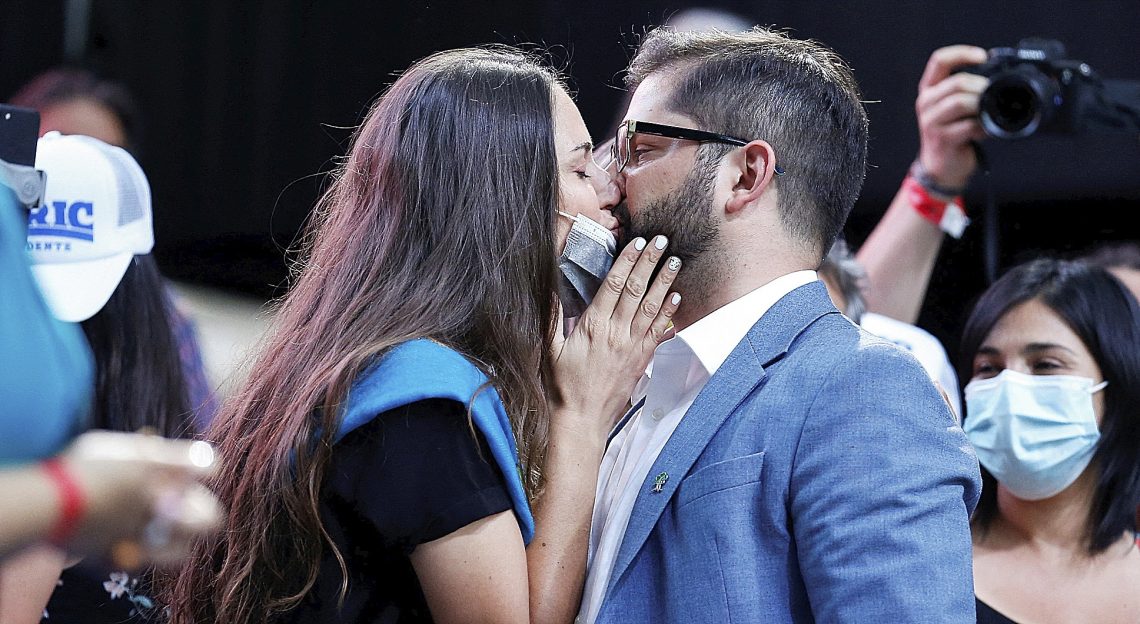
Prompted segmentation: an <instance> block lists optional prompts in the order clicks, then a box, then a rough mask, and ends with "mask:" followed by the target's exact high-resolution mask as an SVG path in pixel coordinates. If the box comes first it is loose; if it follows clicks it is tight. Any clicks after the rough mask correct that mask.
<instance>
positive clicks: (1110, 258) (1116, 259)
mask: <svg viewBox="0 0 1140 624" xmlns="http://www.w3.org/2000/svg"><path fill="white" fill-rule="evenodd" d="M1084 261H1085V262H1088V263H1089V264H1091V265H1093V266H1098V267H1101V268H1105V269H1112V268H1117V267H1119V268H1124V269H1134V270H1136V271H1140V243H1138V242H1136V241H1120V242H1115V243H1106V244H1104V245H1100V246H1098V247H1097V248H1096V249H1094V250H1093V251H1092V252H1091V253H1089V255H1087V256H1085V257H1084Z"/></svg>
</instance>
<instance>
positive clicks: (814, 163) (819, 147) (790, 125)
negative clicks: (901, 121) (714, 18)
mask: <svg viewBox="0 0 1140 624" xmlns="http://www.w3.org/2000/svg"><path fill="white" fill-rule="evenodd" d="M663 69H670V70H676V71H677V72H678V75H677V80H676V82H675V84H674V89H673V93H672V94H671V97H670V100H669V106H670V108H671V109H672V110H673V111H674V112H677V113H680V114H683V115H687V116H689V117H691V118H692V119H693V120H694V121H696V122H697V123H698V124H699V125H700V126H701V128H700V129H702V130H710V131H713V132H719V133H723V134H728V135H732V136H735V137H737V138H740V139H745V140H754V139H763V140H765V141H768V142H769V143H770V144H771V145H772V147H773V149H774V150H775V152H776V161H777V163H779V165H780V166H781V167H783V168H784V170H785V171H786V175H783V176H781V177H780V178H778V180H777V181H776V188H778V189H779V192H780V197H781V199H780V215H781V219H782V221H783V223H784V226H785V227H786V228H787V229H788V231H789V232H791V233H792V234H793V235H794V236H796V237H798V238H800V239H802V240H804V241H805V242H807V243H810V244H812V245H814V246H815V248H816V249H817V250H818V253H819V257H820V258H821V259H822V258H823V256H824V254H825V253H826V252H827V250H828V249H830V248H831V245H832V243H833V242H834V241H835V239H836V237H837V236H838V235H839V233H840V231H841V230H842V229H843V225H844V223H846V221H847V215H848V214H849V213H850V212H851V208H852V207H853V206H854V205H855V200H856V198H858V196H859V191H860V189H861V188H862V186H863V178H864V176H865V174H866V162H867V113H866V111H865V110H864V109H863V104H862V102H861V101H860V95H859V88H858V85H857V84H856V83H855V77H854V75H853V74H852V72H851V68H850V67H848V66H847V64H846V63H845V62H844V61H843V59H841V58H839V56H838V55H837V54H835V53H834V52H832V51H831V50H830V49H828V48H826V47H824V46H823V45H821V44H819V43H817V42H814V41H810V40H798V39H792V38H791V37H789V36H787V35H786V34H784V33H781V32H777V31H773V30H769V29H766V28H761V27H757V28H753V29H752V30H748V31H743V32H734V33H730V32H723V31H701V32H675V31H672V30H670V29H667V28H659V29H656V30H653V31H651V32H649V33H648V34H647V35H646V36H645V38H644V40H643V41H642V43H641V46H640V48H639V49H638V52H637V54H636V56H635V57H634V59H633V62H632V63H631V64H630V68H629V74H628V75H627V77H626V84H627V86H628V87H629V88H630V89H636V88H637V86H638V85H639V84H641V82H642V81H643V80H645V78H646V77H648V76H649V75H650V74H652V73H654V72H657V71H660V70H663ZM702 149H705V150H722V152H726V151H727V149H730V148H726V147H725V146H721V145H706V146H704V147H703V148H702Z"/></svg>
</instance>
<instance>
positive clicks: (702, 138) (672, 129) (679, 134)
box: [610, 120, 784, 175]
mask: <svg viewBox="0 0 1140 624" xmlns="http://www.w3.org/2000/svg"><path fill="white" fill-rule="evenodd" d="M638 134H652V135H654V136H660V137H665V138H667V139H683V140H686V141H696V142H698V143H724V144H726V145H736V146H741V145H748V141H745V140H743V139H738V138H736V137H731V136H728V135H727V134H718V133H716V132H708V131H706V130H694V129H693V128H681V127H679V126H667V125H665V124H657V123H650V122H648V121H636V120H627V121H623V122H622V124H621V125H620V126H618V129H617V136H615V137H614V143H613V145H612V146H611V147H610V156H611V157H612V158H613V161H614V162H615V163H617V169H616V170H615V173H620V172H621V170H622V169H625V166H626V165H627V164H629V156H630V154H631V153H632V151H633V150H632V149H631V148H630V144H631V143H632V142H633V138H634V135H638ZM776 175H784V168H783V167H781V166H780V165H776Z"/></svg>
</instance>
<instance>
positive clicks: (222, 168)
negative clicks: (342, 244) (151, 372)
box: [0, 0, 1140, 351]
mask: <svg viewBox="0 0 1140 624" xmlns="http://www.w3.org/2000/svg"><path fill="white" fill-rule="evenodd" d="M687 6H689V4H688V3H684V2H677V1H672V0H670V1H669V2H661V1H655V2H649V1H644V0H639V1H628V2H623V3H620V4H618V3H602V2H597V3H583V2H565V1H558V0H531V1H527V0H516V1H510V2H507V1H499V2H483V1H480V0H469V1H467V2H459V1H436V0H420V1H418V2H391V1H388V2H367V1H358V2H347V1H332V0H326V1H324V2H319V3H318V2H315V1H312V0H310V1H303V0H248V1H242V2H232V1H230V0H203V1H201V2H193V3H183V2H149V1H143V0H132V1H125V0H124V1H121V2H109V1H99V2H93V3H92V13H91V23H90V32H89V37H88V44H87V52H86V55H85V58H84V59H83V62H84V63H85V64H87V65H89V66H92V67H94V68H96V69H98V70H100V71H102V72H104V73H106V74H108V75H109V76H111V77H114V78H118V79H120V80H122V81H124V82H125V83H126V84H127V86H128V87H129V88H130V89H131V90H132V91H133V92H134V93H135V95H136V96H137V98H138V100H139V103H140V105H141V108H142V109H143V113H144V114H143V121H144V123H145V127H144V136H143V138H142V142H141V148H140V150H139V157H140V160H141V161H142V164H143V166H144V168H145V169H146V170H147V172H148V174H149V176H150V179H151V184H152V186H153V188H154V196H155V206H156V208H155V210H156V235H157V241H158V242H157V246H156V252H155V253H156V255H157V257H158V259H159V262H160V265H161V266H162V268H163V270H164V271H165V272H166V273H167V274H168V275H170V276H172V277H176V278H180V279H184V280H192V281H198V282H203V283H208V284H212V285H216V286H220V287H224V288H230V289H235V290H240V291H243V292H247V293H251V294H254V295H257V296H272V295H276V294H281V292H282V288H281V286H282V285H283V284H284V281H285V278H286V264H285V261H284V253H283V250H284V248H286V247H288V246H289V245H290V244H291V242H292V241H293V239H294V237H295V235H296V232H297V230H298V228H299V227H300V226H301V224H302V222H303V220H304V219H305V216H306V215H307V213H308V210H309V207H310V206H311V204H312V202H313V200H314V199H315V197H316V196H317V194H318V192H319V190H320V188H321V185H322V182H323V179H322V177H321V176H320V175H317V174H319V173H320V172H325V171H328V170H329V169H330V168H331V167H332V166H333V163H334V159H335V158H336V156H338V155H339V154H341V153H342V152H343V151H344V149H345V146H346V141H347V139H348V137H349V134H350V129H349V128H350V127H351V126H352V125H354V124H355V123H357V122H358V121H359V119H360V116H361V114H362V110H363V109H364V108H365V107H366V105H367V104H368V103H369V102H370V101H371V100H372V99H373V98H374V97H375V96H376V95H377V94H378V93H379V92H380V91H381V90H382V89H383V87H384V86H385V85H386V84H388V83H389V82H391V80H392V79H393V76H394V74H395V72H398V71H399V70H400V69H402V68H403V67H406V66H407V65H408V64H409V63H411V62H412V61H413V60H415V59H417V58H419V57H422V56H424V55H426V54H428V53H430V52H432V51H435V50H440V49H444V48H450V47H456V46H463V45H472V44H479V43H487V42H496V43H523V42H533V43H538V44H542V45H545V46H548V47H550V49H551V54H552V56H553V58H554V59H555V60H556V62H558V63H560V64H562V65H564V66H565V67H566V68H567V70H568V72H569V74H570V75H571V77H572V82H573V85H572V86H573V87H574V88H576V89H577V91H578V101H579V104H580V106H581V109H582V112H583V115H584V116H585V118H586V122H587V124H588V125H589V126H590V128H591V131H592V132H593V133H594V136H595V139H598V140H600V139H601V137H603V136H604V135H605V134H606V133H608V132H609V130H610V127H611V125H612V123H613V119H614V117H615V114H616V113H617V110H616V109H617V107H618V106H619V105H620V104H621V102H622V98H623V96H624V94H623V93H622V92H621V91H620V90H619V89H618V88H617V87H618V85H620V72H621V70H622V68H623V66H624V63H625V61H626V60H628V57H629V53H630V45H632V44H633V43H634V42H635V41H636V35H637V33H640V32H642V31H643V30H644V28H646V27H647V26H650V25H654V24H659V23H661V22H662V21H663V20H664V19H665V18H666V17H667V16H669V15H671V14H673V13H674V12H676V11H677V10H679V9H683V8H686V7H687ZM710 6H715V7H718V8H724V9H729V10H732V11H735V12H737V13H739V14H740V15H742V16H744V17H745V18H746V19H749V20H751V21H755V22H756V23H762V24H773V25H776V26H779V27H786V28H790V29H792V31H793V32H794V34H795V35H796V36H799V37H813V38H817V39H820V40H822V41H824V42H826V43H828V44H829V45H831V46H832V47H834V48H835V49H836V50H837V51H838V52H839V53H840V54H841V55H843V56H844V57H845V58H846V59H847V60H848V61H849V62H850V63H851V65H852V66H853V67H854V68H855V71H856V75H857V77H858V78H859V80H860V83H861V85H862V88H863V92H864V95H865V97H866V99H868V100H872V101H875V102H876V103H874V104H871V105H869V111H870V115H871V130H872V143H871V163H872V169H871V170H870V172H869V175H868V178H867V183H866V187H865V190H864V193H863V195H862V198H861V199H860V201H859V204H858V205H857V207H856V210H855V213H854V214H853V215H852V217H851V220H850V222H849V225H848V229H847V236H848V239H849V240H850V241H851V242H852V243H854V244H856V245H857V244H858V243H859V242H861V241H862V240H863V238H864V237H865V236H866V234H867V233H868V232H869V230H870V228H871V227H872V226H873V225H874V223H875V221H876V220H877V219H878V217H879V216H880V215H881V214H882V212H883V210H884V209H885V208H886V205H887V204H888V203H889V201H890V199H891V197H892V196H893V194H894V192H895V190H896V189H897V186H898V183H899V181H900V179H901V177H902V175H903V174H904V172H905V170H906V167H907V165H908V164H909V163H910V161H911V159H913V157H914V154H915V151H916V149H917V130H916V128H915V120H914V112H913V102H914V95H915V89H916V86H915V85H916V84H917V81H918V77H919V76H920V75H921V72H922V68H923V65H924V63H925V60H926V58H927V56H928V55H929V53H930V51H931V50H933V49H934V48H936V47H938V46H941V45H946V44H950V43H966V42H968V43H975V44H978V45H982V46H985V47H990V46H997V45H1013V44H1015V43H1016V42H1017V40H1018V39H1020V38H1021V37H1023V36H1029V35H1037V36H1046V37H1052V38H1057V39H1060V40H1062V41H1063V42H1065V43H1066V44H1067V46H1068V48H1069V53H1070V56H1071V57H1074V58H1079V59H1081V60H1084V61H1087V62H1088V63H1089V64H1090V65H1092V66H1093V67H1094V68H1095V69H1097V70H1098V71H1099V72H1100V73H1101V74H1102V75H1104V76H1106V77H1109V78H1116V79H1131V80H1140V67H1138V65H1137V59H1138V58H1140V55H1138V52H1140V45H1138V44H1137V41H1136V33H1137V32H1140V2H1135V1H1134V0H1121V1H1107V0H1106V1H1097V0H1083V1H1082V0H1075V1H1069V2H1063V1H1059V0H1043V1H1020V2H991V1H982V0H956V1H953V2H947V1H946V0H942V1H940V2H935V1H930V0H914V1H907V2H845V3H838V2H823V1H805V0H798V1H790V0H788V1H785V2H718V3H710ZM0 11H2V14H0V98H3V97H6V96H7V95H8V94H10V93H12V92H13V91H14V90H15V88H16V87H17V86H18V85H20V84H21V83H22V82H23V81H25V80H27V79H28V78H30V77H31V76H32V75H34V74H35V73H37V72H39V71H41V70H43V69H45V68H47V67H49V66H51V65H53V64H55V63H59V62H61V61H62V60H63V56H62V55H63V52H62V50H63V45H62V38H63V34H62V33H63V27H62V22H63V15H64V2H63V0H54V1H45V0H4V1H3V2H0ZM987 150H988V152H989V154H990V159H991V161H992V169H993V175H992V176H991V180H992V185H993V189H994V191H995V193H996V195H997V197H998V198H999V202H1000V205H1001V218H1000V221H999V223H1000V232H1001V242H1002V256H1001V258H1002V262H1003V264H1004V265H1008V264H1010V263H1013V262H1016V261H1019V260H1021V259H1024V258H1027V257H1029V256H1031V255H1033V254H1036V253H1039V252H1040V251H1042V250H1046V251H1052V252H1055V253H1059V254H1065V255H1068V254H1073V253H1077V252H1080V251H1082V250H1084V249H1086V248H1087V247H1089V246H1090V245H1092V244H1094V243H1096V242H1098V241H1102V240H1107V239H1123V238H1136V237H1138V233H1137V230H1136V229H1135V228H1129V227H1128V226H1126V225H1125V224H1126V223H1129V222H1132V221H1135V217H1134V216H1132V214H1131V213H1132V212H1134V211H1135V210H1136V207H1137V205H1138V202H1140V175H1138V174H1140V143H1138V142H1137V139H1136V137H1096V138H1089V137H1081V138H1056V139H1052V138H1042V139H1032V140H1029V141H1023V142H1013V143H1008V142H1005V143H995V142H989V143H988V145H987ZM982 197H983V195H982V193H981V189H980V185H978V184H975V185H974V186H973V187H972V188H971V190H970V191H969V192H968V193H967V200H968V201H969V202H970V203H971V208H970V210H971V212H972V214H974V215H977V214H979V212H980V210H981V207H980V205H979V203H980V201H981V199H982ZM981 239H982V237H981V229H980V228H979V227H978V226H976V225H975V226H971V229H970V230H968V231H967V235H966V236H965V237H964V238H963V239H962V240H961V241H957V242H955V241H951V242H950V243H949V244H948V245H947V246H946V247H945V248H944V250H943V253H942V256H941V257H940V259H939V262H938V266H937V268H936V271H935V276H934V280H933V283H932V286H931V291H930V294H929V296H928V299H927V302H926V305H925V306H924V309H923V312H922V316H921V318H920V324H922V325H923V326H925V327H927V328H928V329H930V330H931V331H933V332H934V333H935V334H936V335H938V336H939V337H940V338H942V339H943V342H945V343H946V344H947V346H948V347H950V348H951V350H952V351H953V345H954V342H955V339H956V332H957V331H958V329H959V327H960V324H961V321H962V317H963V314H964V313H965V310H966V308H967V306H968V304H969V303H970V300H971V298H973V297H974V296H975V295H976V294H977V293H978V292H979V290H980V289H981V288H983V287H984V278H983V276H982V274H983V272H982V268H983V265H982V255H981Z"/></svg>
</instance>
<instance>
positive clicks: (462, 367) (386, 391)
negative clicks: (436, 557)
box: [336, 339, 534, 544]
mask: <svg viewBox="0 0 1140 624" xmlns="http://www.w3.org/2000/svg"><path fill="white" fill-rule="evenodd" d="M487 381H488V380H487V376H486V375H484V374H483V373H482V371H480V370H479V369H478V368H476V367H475V365H474V364H472V363H471V362H470V361H468V360H467V358H465V357H463V356H462V355H460V354H459V353H458V352H456V351H454V350H452V349H450V348H448V347H445V346H443V345H441V344H439V343H436V342H432V341H431V340H425V339H418V340H410V341H408V342H405V343H403V344H400V345H397V346H395V347H393V348H392V349H391V350H390V351H388V353H387V354H385V355H384V357H383V358H381V359H380V361H379V362H376V363H375V364H373V365H371V366H369V367H368V368H367V369H365V370H364V372H362V373H361V374H360V375H359V376H358V377H357V379H356V381H355V382H354V383H353V385H352V389H351V390H350V391H349V393H348V401H347V403H346V406H345V410H344V415H343V418H342V419H341V422H340V427H339V429H337V434H336V441H339V440H340V439H341V438H343V437H344V436H346V435H347V434H348V433H349V432H351V431H353V430H354V429H356V428H357V427H360V426H362V425H365V424H367V423H369V422H371V421H372V419H373V418H375V417H376V416H377V415H379V414H382V413H384V412H386V411H388V410H391V409H395V408H397V407H400V406H403V405H408V404H409V403H414V402H416V401H421V400H424V399H451V400H453V401H458V402H459V403H462V404H463V405H465V406H469V407H470V409H471V414H472V420H473V421H474V423H475V426H476V427H477V428H478V429H479V431H480V432H481V433H482V434H483V437H484V438H485V439H486V440H487V446H488V448H489V449H490V451H491V456H492V457H494V459H495V463H496V464H497V465H498V467H499V470H501V471H502V472H503V478H504V480H505V481H506V484H507V491H508V492H509V493H510V496H511V502H512V504H513V505H514V511H515V517H516V518H517V519H518V521H519V528H520V529H521V531H522V536H523V542H524V543H527V544H529V543H530V540H531V539H532V538H533V537H534V517H533V516H531V513H530V505H529V504H528V503H527V499H526V493H525V492H524V491H523V484H522V477H521V476H520V468H519V455H518V449H517V448H516V447H515V437H514V434H513V433H512V431H511V424H510V421H509V420H508V419H507V412H506V409H505V408H504V407H503V402H502V400H501V399H500V398H499V393H498V392H497V391H496V390H495V389H494V387H491V386H487V387H485V388H483V389H482V390H481V391H479V389H480V388H481V387H482V386H483V385H484V384H486V383H487ZM477 391H478V394H476V392H477ZM472 397H474V403H472Z"/></svg>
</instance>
